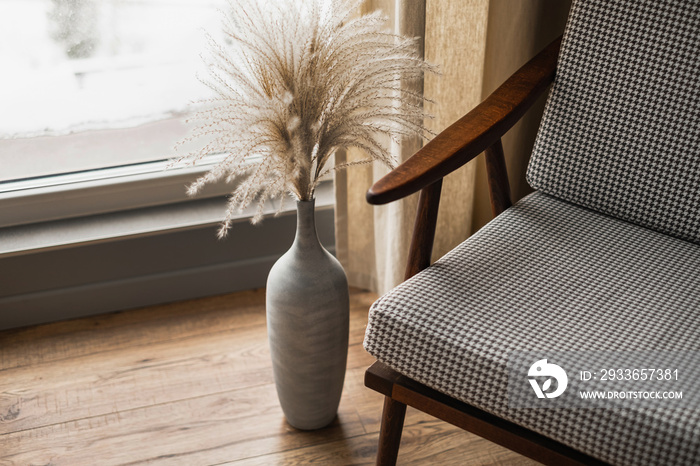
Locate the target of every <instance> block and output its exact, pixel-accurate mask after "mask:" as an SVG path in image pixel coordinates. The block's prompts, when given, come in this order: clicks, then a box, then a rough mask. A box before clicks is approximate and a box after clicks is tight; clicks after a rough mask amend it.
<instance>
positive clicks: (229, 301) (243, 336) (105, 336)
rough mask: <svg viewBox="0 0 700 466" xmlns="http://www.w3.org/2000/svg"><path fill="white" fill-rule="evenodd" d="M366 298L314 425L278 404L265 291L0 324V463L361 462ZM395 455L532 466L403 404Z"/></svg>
mask: <svg viewBox="0 0 700 466" xmlns="http://www.w3.org/2000/svg"><path fill="white" fill-rule="evenodd" d="M374 299H375V296H374V295H372V294H370V293H365V292H359V291H353V293H352V296H351V319H350V327H351V329H350V352H349V357H348V370H347V375H346V379H345V380H346V381H345V390H344V394H343V399H342V402H341V405H340V409H339V414H338V418H337V420H336V421H335V422H334V423H333V424H332V425H331V426H330V427H328V428H326V429H323V430H320V431H316V432H301V431H297V430H295V429H294V428H292V427H290V426H289V425H288V424H287V423H286V422H285V420H284V417H283V415H282V412H281V410H280V408H279V406H278V403H277V398H276V393H275V388H274V385H273V379H272V371H271V366H270V361H269V353H268V348H267V341H266V328H265V311H264V300H265V297H264V291H262V290H257V291H250V292H242V293H236V294H231V295H227V296H218V297H213V298H206V299H200V300H194V301H187V302H182V303H176V304H170V305H165V306H156V307H151V308H146V309H140V310H135V311H127V312H121V313H115V314H109V315H105V316H99V317H90V318H84V319H79V320H73V321H68V322H61V323H55V324H49V325H43V326H36V327H28V328H25V329H19V330H13V331H6V332H2V333H0V465H52V466H57V465H71V466H75V465H91V466H92V465H100V466H103V465H112V464H141V463H149V464H168V465H170V464H183V465H209V464H231V465H234V464H235V465H238V464H240V465H275V464H309V463H313V464H330V465H345V464H372V463H373V461H374V456H375V454H376V444H377V436H378V431H379V421H380V414H381V406H382V402H383V399H382V397H381V395H379V394H377V393H375V392H373V391H371V390H369V389H366V388H365V387H364V386H363V384H362V380H363V373H364V370H365V368H366V367H367V366H369V365H370V363H371V362H372V358H371V356H369V355H368V354H367V353H366V352H365V351H364V350H363V348H362V338H363V333H364V329H365V325H366V323H367V309H368V308H369V305H370V304H371V302H372V301H373V300H374ZM399 463H400V464H427V465H430V464H441V465H451V464H455V465H476V464H534V463H532V462H530V461H529V460H526V459H524V458H523V457H520V456H518V455H516V454H514V453H511V452H509V451H507V450H504V449H502V448H500V447H498V446H496V445H494V444H491V443H489V442H487V441H485V440H482V439H480V438H478V437H475V436H473V435H471V434H468V433H466V432H463V431H461V430H459V429H456V428H454V427H452V426H450V425H448V424H445V423H443V422H441V421H437V420H435V419H433V418H431V417H429V416H426V415H424V414H422V413H419V412H417V411H413V410H411V409H410V408H409V412H408V413H407V417H406V427H405V429H404V436H403V441H402V447H401V455H400V457H399Z"/></svg>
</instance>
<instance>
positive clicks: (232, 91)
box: [175, 0, 433, 236]
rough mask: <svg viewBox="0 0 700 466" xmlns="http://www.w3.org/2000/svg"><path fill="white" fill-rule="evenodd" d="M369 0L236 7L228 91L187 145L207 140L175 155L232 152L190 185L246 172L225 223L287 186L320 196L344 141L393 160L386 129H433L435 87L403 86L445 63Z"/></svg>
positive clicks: (202, 113) (214, 84) (240, 2)
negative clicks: (369, 9)
mask: <svg viewBox="0 0 700 466" xmlns="http://www.w3.org/2000/svg"><path fill="white" fill-rule="evenodd" d="M360 3H361V1H358V0H330V1H328V0H326V1H324V0H296V1H295V0H281V1H275V2H258V1H255V0H236V1H235V2H233V1H232V2H231V3H230V4H229V8H228V11H227V12H226V13H225V14H224V23H223V31H224V33H225V35H226V37H227V40H226V42H227V43H226V44H220V43H217V42H216V41H214V40H213V39H212V38H211V37H209V38H208V40H209V54H208V56H206V57H205V60H206V62H207V65H208V69H209V75H208V76H207V77H206V78H205V79H203V82H204V83H205V84H206V85H207V86H209V87H210V88H211V89H212V90H213V91H214V92H215V95H216V97H215V98H213V99H211V100H208V101H205V102H200V104H204V107H203V108H202V109H201V110H199V111H198V112H196V113H195V115H194V116H193V118H192V119H191V120H192V121H195V122H197V126H196V129H195V130H194V131H193V133H192V134H191V135H190V137H188V138H187V139H186V140H184V141H181V144H182V143H185V142H190V141H193V140H203V139H204V140H206V141H207V142H206V143H205V144H203V147H201V148H200V149H199V150H196V151H194V152H191V153H188V154H186V155H183V156H181V157H180V158H178V159H176V160H175V164H176V165H182V164H186V163H192V164H194V163H196V162H197V161H198V160H201V159H202V158H203V157H204V156H206V155H208V154H212V153H223V154H225V157H224V158H223V160H221V161H220V162H219V163H217V164H215V165H214V166H213V167H212V168H211V170H210V171H208V172H207V173H206V174H205V175H203V176H202V177H201V178H199V179H198V180H197V181H196V182H195V183H193V184H192V185H191V186H190V187H189V190H188V192H189V193H190V194H195V193H197V192H198V191H199V190H200V189H201V188H202V186H203V185H205V184H206V183H211V182H214V181H217V180H221V179H225V180H227V181H233V180H234V179H235V180H236V181H237V187H236V189H235V191H234V192H233V193H232V194H231V197H230V199H229V205H228V211H227V214H226V218H225V220H224V222H223V224H222V227H221V230H220V231H219V235H220V236H224V235H225V234H226V232H227V230H228V228H229V227H230V224H231V220H232V217H233V215H234V213H235V212H236V211H239V210H242V209H245V208H246V207H248V206H249V205H250V204H251V203H254V202H258V210H257V214H256V215H255V217H254V218H253V222H257V221H258V220H260V218H261V217H262V213H263V207H264V203H265V201H266V199H268V198H282V197H283V196H284V195H285V194H286V193H291V194H293V195H294V196H295V197H296V198H297V199H299V200H310V199H312V198H313V196H314V189H315V188H316V186H317V185H318V183H319V181H320V180H321V179H322V178H323V177H324V176H326V175H328V174H329V173H330V172H331V171H333V170H338V169H341V168H345V167H346V166H348V165H350V164H344V165H337V166H335V167H326V165H327V162H328V160H329V158H330V157H331V156H332V155H333V153H334V152H335V151H336V150H337V149H338V148H348V147H357V148H360V149H363V150H364V152H365V153H366V154H367V159H366V160H361V161H358V162H353V163H352V164H358V163H369V162H372V161H375V160H376V161H379V162H381V163H383V164H385V165H387V166H389V167H393V166H394V165H395V160H394V159H393V157H392V155H391V154H390V152H389V149H388V148H387V147H385V145H383V144H382V142H381V141H382V140H383V138H382V136H386V135H388V136H390V137H391V138H394V139H399V138H401V137H402V136H409V135H416V134H418V135H421V136H423V137H427V136H428V135H429V132H428V130H427V129H426V128H425V127H424V125H423V120H424V117H425V113H424V110H423V101H424V99H423V96H422V95H418V94H416V93H415V92H412V91H410V90H408V89H406V88H405V87H402V86H401V82H402V81H410V80H418V79H421V78H422V76H423V73H424V72H425V71H432V70H433V68H432V67H431V66H430V65H428V64H426V63H425V62H424V61H423V60H422V59H421V57H420V56H419V55H418V52H417V42H416V39H412V38H404V37H400V36H396V35H394V34H390V33H387V32H384V30H383V29H384V24H385V21H386V20H385V19H384V18H383V17H382V16H381V13H379V12H377V13H373V14H369V15H365V16H361V17H357V16H355V15H354V13H355V12H356V11H357V10H358V7H359V4H360Z"/></svg>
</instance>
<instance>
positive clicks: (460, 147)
mask: <svg viewBox="0 0 700 466" xmlns="http://www.w3.org/2000/svg"><path fill="white" fill-rule="evenodd" d="M560 43H561V37H559V38H558V39H556V40H555V41H554V42H552V43H551V44H549V45H548V46H547V47H546V48H545V49H544V50H542V51H541V52H540V53H539V54H537V55H536V56H535V57H534V58H533V59H531V60H530V61H529V62H527V63H526V64H525V65H523V66H522V67H521V68H520V69H519V70H518V71H517V72H515V74H513V75H512V76H511V77H510V78H508V80H507V81H506V82H504V83H503V84H502V85H501V86H500V87H499V88H498V89H496V90H495V91H494V92H493V94H491V95H490V96H488V97H487V98H486V100H484V101H483V102H482V103H481V104H479V105H478V106H477V107H475V108H474V109H473V110H472V111H471V112H469V113H467V114H466V115H465V116H463V117H462V118H460V119H459V120H457V121H456V122H455V123H453V124H452V126H450V127H449V128H447V129H445V130H444V131H443V132H441V133H440V134H439V135H437V136H436V137H435V138H434V139H433V140H432V141H430V142H429V143H427V144H426V145H425V147H423V148H422V149H421V150H419V151H418V152H416V153H415V154H414V155H413V156H412V157H411V158H409V159H408V160H406V161H405V162H404V163H403V164H401V165H399V166H398V167H396V168H395V169H394V170H393V171H391V172H390V173H389V174H387V175H386V176H385V177H383V178H382V179H380V180H379V181H377V182H376V183H375V184H374V186H372V188H370V190H369V191H368V192H367V202H369V203H370V204H386V203H388V202H392V201H395V200H397V199H401V198H402V197H405V196H408V195H409V194H413V193H414V192H416V191H418V190H420V189H422V188H424V187H426V186H428V185H430V184H432V183H434V182H435V181H437V180H439V179H441V178H442V177H444V176H445V175H447V174H449V173H451V172H452V171H454V170H456V169H457V168H459V167H461V166H462V165H464V164H465V163H467V162H468V161H470V160H472V159H473V158H474V157H476V156H477V155H479V154H480V153H482V152H483V151H484V150H486V149H487V148H488V147H490V146H491V145H492V144H494V143H495V142H496V141H497V140H498V139H500V138H501V136H503V135H504V134H505V133H506V132H507V131H508V130H509V129H510V128H511V127H512V126H513V125H514V124H515V123H516V122H517V121H518V120H519V119H520V118H521V117H522V116H523V115H524V114H525V112H526V111H527V109H528V108H530V107H531V106H532V104H534V103H535V101H536V100H537V98H538V97H539V96H540V94H542V92H544V91H545V90H546V89H547V88H548V87H549V85H550V84H551V83H552V81H554V74H555V71H556V65H557V58H558V55H559V45H560Z"/></svg>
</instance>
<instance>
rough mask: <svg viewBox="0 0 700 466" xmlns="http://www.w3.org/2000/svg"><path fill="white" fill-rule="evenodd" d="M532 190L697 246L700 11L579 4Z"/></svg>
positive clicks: (679, 5)
mask: <svg viewBox="0 0 700 466" xmlns="http://www.w3.org/2000/svg"><path fill="white" fill-rule="evenodd" d="M528 181H529V182H530V184H531V185H532V186H533V187H534V188H536V189H538V190H541V191H543V192H546V193H549V194H551V195H553V196H556V197H559V198H561V199H565V200H568V201H571V202H574V203H576V204H579V205H583V206H586V207H590V208H592V209H595V210H597V211H600V212H604V213H607V214H609V215H612V216H615V217H618V218H622V219H625V220H627V221H630V222H634V223H636V224H639V225H644V226H646V227H648V228H652V229H655V230H657V231H661V232H664V233H667V234H671V235H674V236H677V237H680V238H683V239H687V240H690V241H694V242H700V189H698V185H700V2H698V1H691V0H682V1H678V0H639V1H637V0H635V1H630V0H624V1H623V0H612V1H611V0H593V1H591V0H585V1H575V2H574V5H573V6H572V11H571V14H570V16H569V23H568V24H567V29H566V31H565V34H564V40H563V42H562V52H561V55H560V60H559V64H558V68H557V76H556V80H555V83H554V86H553V89H552V92H551V94H550V97H549V100H548V102H547V107H546V110H545V116H544V118H543V122H542V125H541V127H540V132H539V135H538V137H537V141H536V144H535V149H534V152H533V156H532V159H531V161H530V165H529V168H528Z"/></svg>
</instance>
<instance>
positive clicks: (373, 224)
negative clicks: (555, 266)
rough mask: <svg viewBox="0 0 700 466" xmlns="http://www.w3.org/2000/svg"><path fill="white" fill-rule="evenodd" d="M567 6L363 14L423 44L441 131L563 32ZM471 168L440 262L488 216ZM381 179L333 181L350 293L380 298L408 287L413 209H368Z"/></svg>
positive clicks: (445, 1) (377, 170)
mask: <svg viewBox="0 0 700 466" xmlns="http://www.w3.org/2000/svg"><path fill="white" fill-rule="evenodd" d="M564 3H565V4H566V3H567V2H564ZM561 5H562V2H560V1H557V0H518V1H515V0H367V1H366V3H365V5H364V9H365V11H372V10H375V9H380V10H382V11H383V12H384V13H385V14H386V15H387V16H388V17H389V18H391V20H390V22H391V24H390V27H392V28H393V30H394V31H395V32H399V33H401V34H404V35H408V36H415V37H419V36H422V37H425V49H424V53H425V57H426V59H427V60H428V61H430V62H431V63H434V64H437V65H439V67H440V72H441V74H440V76H426V79H425V82H424V91H425V95H426V96H427V97H428V98H430V99H432V100H434V101H436V105H430V106H429V107H428V111H429V112H430V113H431V114H432V115H434V119H433V120H431V121H430V122H428V124H429V126H430V128H431V129H432V130H433V131H435V132H439V131H441V130H442V129H444V128H446V127H447V126H449V125H450V124H451V123H452V122H454V121H455V120H457V119H458V118H460V117H461V116H462V115H464V114H465V113H466V112H467V111H468V110H470V109H471V108H473V107H474V106H475V105H477V104H478V103H479V102H480V101H481V100H482V99H483V97H484V94H485V93H487V92H491V91H492V90H493V89H494V88H495V87H496V86H497V85H498V84H500V82H501V81H502V80H503V79H505V77H507V74H506V73H510V72H512V71H514V70H515V69H517V68H518V67H519V66H520V65H521V64H522V63H524V61H526V59H527V58H529V57H530V56H532V55H533V54H534V53H535V52H536V50H539V48H541V46H544V45H546V43H547V42H546V41H545V42H544V43H542V41H543V40H544V39H546V38H548V37H549V36H551V37H556V35H558V34H559V33H560V30H561V28H562V27H563V18H564V17H565V13H566V11H568V5H564V6H561ZM562 12H563V13H562ZM538 28H539V29H538ZM531 29H533V30H531ZM541 29H546V30H548V31H549V32H543V31H542V30H541ZM516 32H517V33H516ZM533 48H534V51H533V50H532V49H533ZM521 58H522V59H521ZM533 121H534V119H533ZM531 126H532V125H530V126H528V125H527V124H526V125H521V128H520V129H519V130H518V131H519V132H518V136H516V137H511V138H510V139H508V140H506V141H504V144H505V146H506V150H508V149H510V148H511V147H512V146H514V145H516V144H518V143H520V142H521V141H522V140H526V142H527V141H529V139H532V138H533V137H532V136H531V134H530V133H533V128H532V127H531ZM528 138H529V139H528ZM419 147H420V142H418V141H415V140H409V141H403V142H402V143H401V144H400V145H397V146H396V147H393V148H392V149H393V150H394V151H395V153H396V154H397V155H399V157H400V159H401V160H405V159H407V158H408V157H410V156H411V155H412V154H413V153H414V152H415V151H416V150H417V149H418V148H419ZM525 150H527V149H525ZM359 158H362V155H361V154H359V153H357V152H355V151H353V150H349V151H347V152H343V153H340V154H337V162H342V161H344V160H348V161H351V160H354V159H359ZM475 162H476V163H470V164H468V165H467V166H465V167H463V168H462V169H461V170H459V171H457V172H455V173H454V174H452V175H450V176H449V177H447V178H446V179H445V182H444V184H443V190H442V201H441V206H440V213H439V216H438V227H437V228H438V230H437V236H436V240H435V248H434V252H433V256H434V258H437V257H440V256H442V255H443V254H444V253H445V252H447V251H449V250H450V249H452V248H453V247H454V246H455V245H457V244H459V243H460V242H461V241H463V240H464V239H465V238H467V237H468V235H469V234H470V233H471V232H472V231H473V229H474V223H475V222H477V223H479V222H480V223H483V222H485V221H487V219H488V217H489V216H490V214H489V213H488V193H487V191H485V186H484V185H483V184H482V183H480V182H479V181H478V180H477V179H476V176H475V175H476V173H477V172H478V171H479V169H480V166H479V163H478V162H477V161H475ZM516 165H517V166H516V170H515V171H516V173H515V174H513V175H512V177H513V179H514V180H515V181H514V189H513V191H514V193H516V194H519V193H521V192H522V191H524V189H525V187H524V186H521V185H520V184H518V181H517V180H520V179H521V178H523V175H522V172H523V169H524V168H523V167H524V165H522V164H520V165H518V164H516ZM385 173H386V170H385V169H384V168H382V167H379V166H373V167H365V166H360V167H354V168H352V169H350V170H347V171H343V172H339V173H338V174H337V175H336V180H335V186H336V252H337V256H338V258H339V259H340V261H341V263H342V264H343V266H344V267H345V270H346V271H347V274H348V279H349V281H350V284H351V286H357V287H360V288H364V289H369V290H373V291H376V292H378V293H380V294H381V293H384V292H386V291H388V290H389V289H391V288H392V287H394V286H395V285H397V284H398V283H400V282H401V281H403V275H404V269H405V265H406V256H407V252H408V246H409V244H410V239H411V231H412V228H413V221H414V216H415V210H416V200H417V196H416V195H414V196H411V197H409V198H408V199H405V200H402V201H400V202H394V203H391V204H389V205H385V206H379V207H373V206H370V205H369V204H367V203H366V201H365V193H366V191H367V189H369V187H370V186H371V185H372V183H373V182H374V181H376V180H377V179H379V178H380V177H381V176H382V175H384V174H385ZM484 205H485V206H486V213H484V210H483V206H484Z"/></svg>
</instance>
